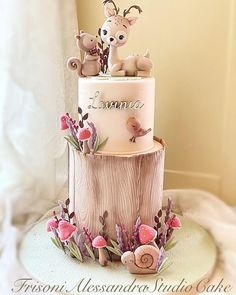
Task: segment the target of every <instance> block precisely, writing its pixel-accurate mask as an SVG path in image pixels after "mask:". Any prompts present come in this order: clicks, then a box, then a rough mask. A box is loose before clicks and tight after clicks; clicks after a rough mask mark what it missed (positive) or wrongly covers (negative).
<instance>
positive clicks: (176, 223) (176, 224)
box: [166, 215, 182, 229]
mask: <svg viewBox="0 0 236 295" xmlns="http://www.w3.org/2000/svg"><path fill="white" fill-rule="evenodd" d="M166 223H167V225H168V226H169V227H171V228H175V229H180V228H181V227H182V224H181V221H180V219H179V218H178V217H177V216H176V215H174V216H173V217H172V218H170V219H169V220H167V222H166Z"/></svg>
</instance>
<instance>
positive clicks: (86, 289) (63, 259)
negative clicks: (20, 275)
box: [19, 217, 217, 295]
mask: <svg viewBox="0 0 236 295" xmlns="http://www.w3.org/2000/svg"><path fill="white" fill-rule="evenodd" d="M180 219H181V222H182V225H183V226H182V229H180V230H179V231H176V232H175V234H174V235H175V238H176V241H178V243H177V245H176V246H175V247H174V248H173V249H171V250H170V251H168V252H167V256H169V259H170V260H171V261H172V265H171V266H170V267H169V268H168V269H167V270H166V271H164V272H163V273H161V274H160V275H159V276H157V275H132V274H130V273H129V272H128V271H127V270H126V269H125V267H124V266H123V265H122V264H121V262H112V263H110V264H109V265H108V266H107V267H101V266H100V265H99V264H98V263H95V262H84V263H79V262H78V261H77V260H75V259H73V258H71V257H69V256H68V255H66V254H64V253H63V252H62V251H61V250H59V249H57V248H56V247H55V246H54V245H53V244H52V242H51V240H50V235H49V234H48V233H47V232H46V230H45V226H46V222H47V219H45V220H43V221H40V222H39V223H38V224H36V225H35V226H34V227H32V228H31V229H30V230H29V231H28V232H27V233H26V235H25V238H24V239H23V241H22V243H21V245H20V250H19V258H20V261H21V263H22V265H23V267H24V268H25V270H26V271H27V273H28V275H29V277H30V278H32V279H34V281H33V282H34V284H35V283H37V284H40V283H43V284H45V285H50V287H51V288H55V287H54V286H57V285H59V286H60V288H62V289H61V290H62V292H58V293H56V294H71V295H72V294H73V295H74V294H148V293H150V292H151V291H152V292H153V291H154V290H155V291H154V292H153V293H154V294H173V291H172V290H169V292H168V291H167V289H165V290H164V288H170V286H173V287H174V286H176V285H179V284H181V286H185V288H187V289H186V290H185V294H187V293H188V291H189V289H190V288H191V289H194V288H196V284H197V283H198V282H199V281H201V280H203V279H204V278H206V277H207V278H209V277H210V274H211V272H212V271H213V269H214V266H215V262H216V258H217V249H216V245H215V243H214V240H213V239H212V237H211V236H210V235H209V234H208V233H207V232H206V231H205V230H204V229H203V228H202V227H201V226H199V225H198V224H196V223H194V222H193V221H191V220H190V219H188V218H186V217H180ZM181 281H182V283H181ZM161 284H162V285H161ZM95 286H99V287H97V288H104V289H100V291H101V290H102V292H97V289H96V288H95ZM102 286H105V287H102ZM130 286H131V287H130ZM138 286H139V288H140V289H139V288H138ZM165 286H166V287H165ZM48 288H49V287H48ZM94 288H95V289H94ZM115 288H117V289H116V290H117V291H114V290H115ZM119 288H121V289H119ZM124 288H126V289H124ZM132 288H134V289H132ZM155 288H156V289H155ZM58 290H59V289H58ZM158 290H159V291H158ZM50 294H53V293H50Z"/></svg>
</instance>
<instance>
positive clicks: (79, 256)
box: [68, 242, 84, 262]
mask: <svg viewBox="0 0 236 295" xmlns="http://www.w3.org/2000/svg"><path fill="white" fill-rule="evenodd" d="M68 248H69V250H70V252H71V254H72V255H74V256H75V258H76V259H77V260H79V261H80V262H83V261H84V260H83V257H82V254H81V252H80V249H79V248H78V246H77V245H76V244H75V243H74V242H72V243H71V244H68Z"/></svg>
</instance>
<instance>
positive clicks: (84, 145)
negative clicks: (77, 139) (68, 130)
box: [83, 140, 90, 154]
mask: <svg viewBox="0 0 236 295" xmlns="http://www.w3.org/2000/svg"><path fill="white" fill-rule="evenodd" d="M83 153H84V154H89V153H90V149H89V146H88V140H85V141H84V144H83Z"/></svg>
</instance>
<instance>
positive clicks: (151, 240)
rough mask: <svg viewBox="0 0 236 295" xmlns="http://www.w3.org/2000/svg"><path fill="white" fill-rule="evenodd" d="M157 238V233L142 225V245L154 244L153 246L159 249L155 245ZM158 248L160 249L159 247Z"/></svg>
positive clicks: (140, 231)
mask: <svg viewBox="0 0 236 295" xmlns="http://www.w3.org/2000/svg"><path fill="white" fill-rule="evenodd" d="M156 237H157V231H156V230H155V229H154V228H153V227H151V226H148V225H146V224H141V225H140V227H139V240H140V242H141V244H143V245H146V244H152V245H153V246H155V247H157V244H156V243H155V239H156ZM157 248H158V247H157Z"/></svg>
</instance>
